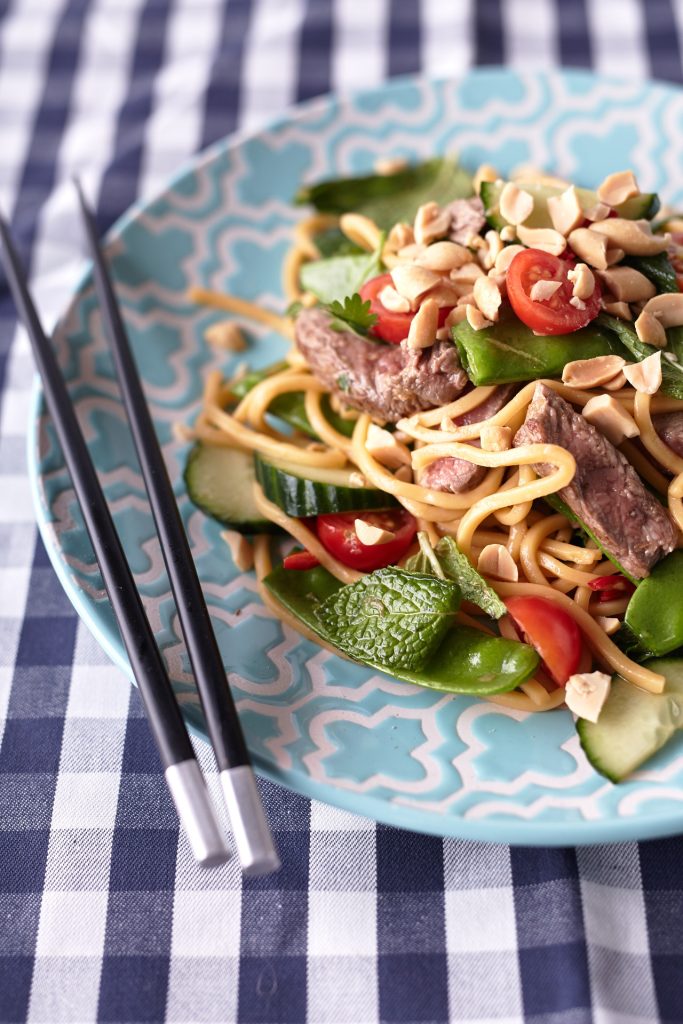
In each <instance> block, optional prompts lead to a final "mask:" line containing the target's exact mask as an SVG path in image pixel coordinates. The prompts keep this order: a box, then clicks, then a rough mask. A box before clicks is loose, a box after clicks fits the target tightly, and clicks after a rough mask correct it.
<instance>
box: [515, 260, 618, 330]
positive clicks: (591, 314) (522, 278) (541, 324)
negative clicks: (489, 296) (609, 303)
mask: <svg viewBox="0 0 683 1024" xmlns="http://www.w3.org/2000/svg"><path fill="white" fill-rule="evenodd" d="M573 265H574V264H573V263H572V262H571V261H568V260H562V259H559V258H558V257H557V256H551V254H550V253H548V252H542V251H541V250H540V249H525V250H524V251H523V252H518V253H517V255H516V256H515V258H514V259H513V261H512V263H511V264H510V266H509V267H508V272H507V277H506V284H507V293H508V298H509V299H510V304H511V306H512V308H513V309H514V311H515V313H516V314H517V316H518V317H519V319H520V320H521V321H522V322H523V323H525V324H526V325H527V327H530V328H531V329H532V331H536V333H537V334H569V333H571V332H572V331H578V330H579V328H581V327H585V326H586V324H589V323H590V322H591V320H594V319H595V317H596V316H597V315H598V313H599V312H600V284H599V282H598V280H597V278H596V279H595V288H594V289H593V294H592V295H591V296H590V298H588V299H586V300H585V302H584V306H585V308H584V309H577V308H576V307H575V306H572V304H571V301H570V300H571V298H572V289H573V287H574V286H573V284H572V282H571V281H570V280H569V279H568V277H567V271H568V270H571V269H572V266H573ZM537 281H559V282H560V287H559V288H558V289H557V291H556V292H555V294H554V295H552V296H551V297H550V298H549V299H542V300H539V301H535V300H534V299H532V298H531V295H530V292H531V289H532V287H533V286H534V284H535V283H536V282H537Z"/></svg>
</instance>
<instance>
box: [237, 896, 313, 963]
mask: <svg viewBox="0 0 683 1024" xmlns="http://www.w3.org/2000/svg"><path fill="white" fill-rule="evenodd" d="M276 877H277V876H276ZM307 938H308V893H307V892H292V891H291V890H286V889H285V890H280V891H279V892H273V891H269V892H246V891H245V892H244V893H243V895H242V955H243V956H260V957H271V956H303V957H305V956H306V943H307Z"/></svg>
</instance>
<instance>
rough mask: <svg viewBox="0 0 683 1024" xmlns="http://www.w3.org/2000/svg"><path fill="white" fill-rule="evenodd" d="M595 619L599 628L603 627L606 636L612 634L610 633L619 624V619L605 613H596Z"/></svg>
mask: <svg viewBox="0 0 683 1024" xmlns="http://www.w3.org/2000/svg"><path fill="white" fill-rule="evenodd" d="M595 621H596V622H597V624H598V625H599V626H600V629H604V631H605V633H607V636H612V634H613V633H616V631H617V630H618V629H619V627H620V626H621V623H620V622H619V619H615V618H612V616H607V615H596V616H595Z"/></svg>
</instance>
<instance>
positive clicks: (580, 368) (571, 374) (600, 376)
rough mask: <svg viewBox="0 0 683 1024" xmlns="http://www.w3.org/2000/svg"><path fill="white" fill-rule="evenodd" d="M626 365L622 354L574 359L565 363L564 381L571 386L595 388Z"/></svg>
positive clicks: (614, 375)
mask: <svg viewBox="0 0 683 1024" xmlns="http://www.w3.org/2000/svg"><path fill="white" fill-rule="evenodd" d="M624 366H625V360H624V359H622V358H621V356H595V357H594V358H593V359H574V360H573V361H572V362H571V363H567V364H566V365H565V368H564V370H563V371H562V381H563V383H564V384H567V385H568V387H570V388H595V387H597V386H598V385H599V384H606V383H607V382H608V381H610V380H612V379H613V378H614V377H616V375H617V374H618V373H619V372H620V371H621V370H622V368H623V367H624Z"/></svg>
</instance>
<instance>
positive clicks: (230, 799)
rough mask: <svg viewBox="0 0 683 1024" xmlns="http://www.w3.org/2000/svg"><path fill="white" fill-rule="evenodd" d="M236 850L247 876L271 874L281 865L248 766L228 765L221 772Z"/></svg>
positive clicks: (252, 774) (259, 795) (252, 775)
mask: <svg viewBox="0 0 683 1024" xmlns="http://www.w3.org/2000/svg"><path fill="white" fill-rule="evenodd" d="M220 778H221V786H222V787H223V797H224V799H225V805H226V807H227V809H228V815H229V817H230V824H231V826H232V832H233V838H234V840H235V846H236V847H237V853H238V855H239V858H240V863H241V865H242V871H243V872H244V874H245V875H252V876H255V875H269V874H271V873H272V872H273V871H277V870H278V869H279V867H280V858H279V857H278V854H277V850H276V849H275V844H274V843H273V837H272V835H271V832H270V828H269V826H268V821H267V820H266V815H265V811H264V810H263V804H262V803H261V794H260V793H259V791H258V787H257V785H256V779H255V777H254V772H253V770H252V768H251V767H249V765H240V766H239V767H237V768H225V769H224V770H223V771H222V772H221V775H220Z"/></svg>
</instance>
